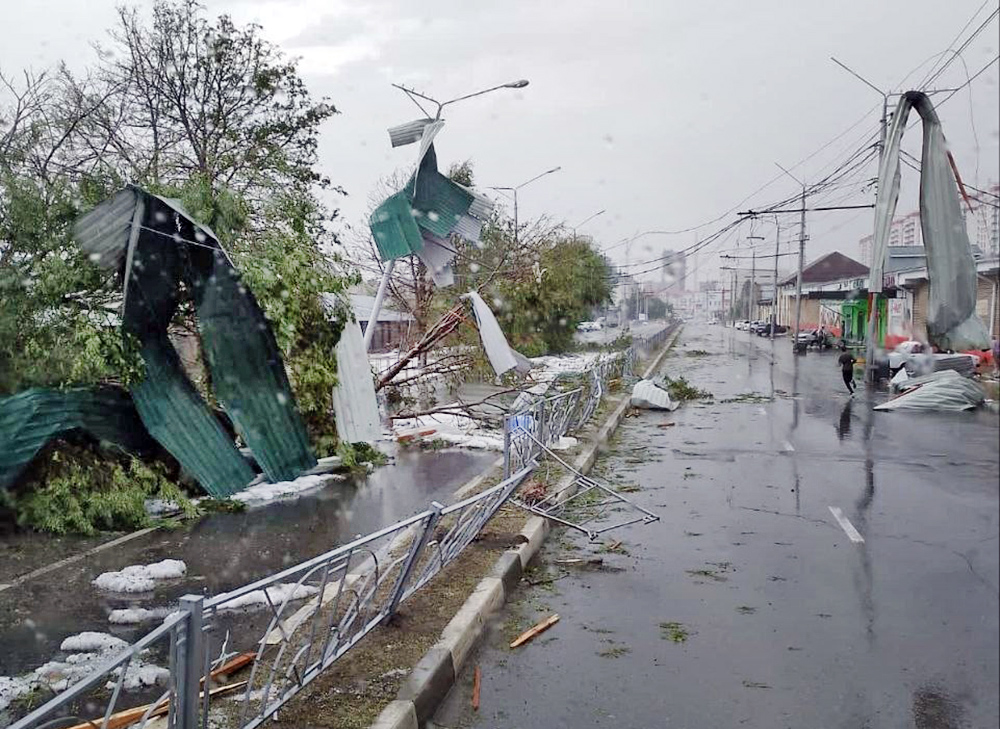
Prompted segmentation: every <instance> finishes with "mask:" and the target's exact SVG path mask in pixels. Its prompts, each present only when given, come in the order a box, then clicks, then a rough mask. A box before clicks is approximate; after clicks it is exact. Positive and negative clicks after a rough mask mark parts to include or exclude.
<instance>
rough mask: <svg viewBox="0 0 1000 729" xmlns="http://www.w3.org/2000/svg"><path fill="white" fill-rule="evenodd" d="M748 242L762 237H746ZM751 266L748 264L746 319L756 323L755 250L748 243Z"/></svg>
mask: <svg viewBox="0 0 1000 729" xmlns="http://www.w3.org/2000/svg"><path fill="white" fill-rule="evenodd" d="M747 240H748V241H755V240H764V236H762V235H748V236H747ZM750 252H751V254H752V255H751V264H750V291H749V292H747V318H749V319H750V321H757V316H756V314H757V303H758V300H757V292H756V288H757V249H756V248H755V247H754V244H753V243H752V242H751V243H750Z"/></svg>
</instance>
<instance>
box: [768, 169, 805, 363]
mask: <svg viewBox="0 0 1000 729" xmlns="http://www.w3.org/2000/svg"><path fill="white" fill-rule="evenodd" d="M774 164H775V166H776V167H777V168H778V169H779V170H781V171H782V172H784V173H785V174H786V175H788V176H789V177H791V178H792V179H793V180H795V181H796V182H797V183H799V184H800V185H802V208H801V211H800V212H801V214H802V216H801V218H799V228H800V229H799V273H798V276H797V277H796V279H795V339H793V340H792V348H793V351H795V352H798V351H799V327H800V326H801V319H802V261H803V259H804V258H805V255H806V183H804V182H803V181H802V180H800V179H799V178H798V177H796V176H795V175H793V174H792V173H791V172H789V171H788V170H786V169H785V168H784V167H782V166H781V165H779V164H778V163H777V162H775V163H774Z"/></svg>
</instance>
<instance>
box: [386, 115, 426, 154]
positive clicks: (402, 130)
mask: <svg viewBox="0 0 1000 729" xmlns="http://www.w3.org/2000/svg"><path fill="white" fill-rule="evenodd" d="M433 123H434V120H433V119H416V120H414V121H411V122H406V124H400V125H398V126H395V127H389V141H390V142H391V143H392V146H393V147H403V146H406V145H407V144H413V143H414V142H419V141H420V140H421V139H422V138H423V136H424V128H426V127H427V125H428V124H433Z"/></svg>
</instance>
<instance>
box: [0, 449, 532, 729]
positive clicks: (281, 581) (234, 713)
mask: <svg viewBox="0 0 1000 729" xmlns="http://www.w3.org/2000/svg"><path fill="white" fill-rule="evenodd" d="M532 468H533V464H528V466H527V467H526V468H523V469H521V470H520V471H519V472H518V473H515V474H513V475H512V476H511V477H509V478H506V479H505V480H503V481H502V482H501V483H499V484H497V485H496V486H494V487H492V488H489V489H486V490H485V491H482V492H481V493H479V494H476V495H475V496H472V497H470V498H468V499H465V500H464V501H460V502H458V503H456V504H452V505H450V506H447V507H445V506H442V505H441V504H438V503H434V504H432V506H431V508H430V509H428V510H426V511H423V512H421V513H419V514H416V515H414V516H411V517H409V518H408V519H404V520H402V521H399V522H397V523H395V524H393V525H391V526H388V527H386V528H384V529H381V530H379V531H377V532H374V533H373V534H369V535H367V536H364V537H360V538H359V539H357V540H355V541H353V542H351V543H349V544H345V545H343V546H339V547H337V548H335V549H333V550H331V551H329V552H326V553H325V554H321V555H319V556H318V557H314V558H312V559H309V560H306V561H305V562H302V563H301V564H298V565H295V566H293V567H289V568H288V569H285V570H282V571H281V572H278V573H277V574H273V575H270V576H268V577H265V578H264V579H261V580H257V581H256V582H252V583H250V584H248V585H244V586H243V587H240V588H238V589H236V590H232V591H230V592H227V593H224V594H221V595H217V596H215V597H211V598H208V599H206V598H204V597H203V596H201V595H189V596H186V597H184V598H182V599H181V601H180V607H179V609H178V610H177V611H176V612H174V613H172V614H171V615H170V616H168V617H167V618H166V620H164V622H163V623H162V624H161V625H160V626H159V627H157V628H155V629H154V630H153V631H151V632H150V633H148V634H147V635H146V636H144V637H143V638H142V639H140V640H139V641H137V642H136V643H135V644H133V645H131V646H128V647H127V648H126V649H124V650H122V651H121V652H120V653H119V654H117V655H115V656H114V658H113V659H111V660H109V661H108V662H107V663H106V664H104V665H102V666H101V667H99V668H98V669H97V670H95V671H94V672H93V673H91V674H90V675H89V676H87V678H86V679H84V680H82V681H80V682H78V683H76V684H75V685H73V686H72V687H70V688H69V689H67V690H66V691H63V692H62V693H60V694H58V695H57V696H55V697H54V698H53V699H51V700H50V701H48V702H47V703H45V704H43V705H42V706H40V707H38V708H37V709H35V710H34V711H32V712H31V713H30V714H28V715H27V716H25V717H24V718H22V719H20V720H19V721H17V722H15V723H14V724H12V725H11V726H10V728H9V729H43V728H45V729H48V728H50V727H52V728H53V729H54V728H55V727H63V726H70V725H72V724H81V723H85V724H86V725H87V726H92V727H93V728H94V729H107V728H108V727H114V726H124V725H125V724H123V723H122V721H123V719H122V716H121V714H120V713H119V712H121V711H122V708H121V704H122V700H123V698H124V693H125V692H124V690H123V688H124V686H125V683H126V681H127V679H128V677H129V676H131V675H133V674H132V673H130V670H129V669H130V666H132V665H133V664H135V663H137V662H138V661H139V659H140V657H149V655H150V654H151V653H153V652H155V653H156V655H157V657H158V658H160V659H163V660H165V661H166V663H167V672H168V675H167V677H166V681H165V686H164V687H163V690H162V692H161V693H160V694H159V696H158V697H157V698H156V699H155V701H153V702H152V703H150V704H148V705H144V706H143V707H140V708H139V709H135V710H132V711H131V714H132V716H131V721H130V722H129V723H128V726H130V727H135V728H136V729H142V728H143V727H146V726H148V725H150V723H151V722H152V721H153V720H157V721H158V722H159V723H158V724H157V727H166V729H196V728H198V727H201V728H202V729H205V728H206V727H209V726H212V727H216V728H219V729H252V728H253V727H257V726H259V725H260V724H262V723H263V722H264V721H266V720H267V719H268V717H270V716H272V715H273V714H274V713H275V712H276V711H278V709H280V708H281V706H282V705H283V704H284V703H285V702H286V701H288V700H289V699H290V698H291V697H292V696H294V695H295V694H296V693H298V692H299V691H300V690H301V689H302V688H303V687H304V686H306V685H307V684H308V683H309V682H310V681H312V680H313V679H314V678H316V676H318V675H319V674H320V672H321V671H323V670H324V669H325V668H327V667H329V666H330V665H331V664H332V663H334V662H335V661H336V660H337V659H338V658H340V657H341V656H343V655H344V654H345V653H347V652H348V651H349V650H350V649H351V648H352V647H353V646H355V645H356V644H357V643H358V641H360V640H361V639H362V638H363V637H364V636H365V635H367V634H368V633H369V632H371V631H372V630H373V629H374V628H375V627H376V626H378V625H379V624H381V623H383V622H384V621H386V620H387V619H389V618H390V617H391V616H392V615H393V614H394V613H395V612H396V610H397V609H398V607H399V605H400V603H402V602H403V601H404V600H406V599H407V598H409V597H410V596H411V595H413V593H414V592H416V591H417V590H418V589H420V588H421V587H422V586H424V585H425V584H426V583H427V582H429V581H430V580H431V579H433V578H434V576H435V575H437V574H438V573H439V572H441V570H443V569H444V568H445V567H447V566H448V565H449V564H450V563H451V562H452V561H454V560H455V558H456V557H458V556H459V555H460V554H461V553H462V551H463V550H464V549H465V548H466V547H467V546H468V545H469V544H471V543H472V541H473V540H474V539H475V538H476V536H477V535H478V534H479V532H480V531H481V530H482V528H483V527H484V526H485V525H486V523H487V522H488V521H489V520H490V519H491V518H492V517H493V516H494V515H495V514H496V512H497V511H498V510H499V509H500V507H501V506H502V505H503V504H504V502H505V501H507V500H508V499H509V498H510V496H511V494H513V493H514V491H516V490H517V488H518V487H519V486H520V485H521V484H522V483H523V481H524V479H525V478H526V477H527V476H528V474H529V473H530V472H531V470H532ZM241 652H252V653H253V654H254V660H253V662H252V668H251V670H250V675H249V677H248V679H247V680H246V681H243V682H239V683H235V684H225V685H222V684H220V685H219V686H215V685H214V684H213V676H214V675H215V671H216V669H217V668H218V667H219V666H220V665H222V664H223V663H224V662H225V661H227V660H228V659H230V658H232V657H233V656H234V655H236V654H238V653H241ZM109 691H110V696H109V695H108V692H109ZM234 699H235V700H234ZM98 707H99V709H100V710H99V711H98ZM77 714H82V715H83V717H82V718H81V717H79V716H77ZM98 714H99V716H97V715H98ZM95 717H96V718H95ZM164 722H165V723H164Z"/></svg>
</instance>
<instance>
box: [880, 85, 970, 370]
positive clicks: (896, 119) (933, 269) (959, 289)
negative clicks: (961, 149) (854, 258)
mask: <svg viewBox="0 0 1000 729" xmlns="http://www.w3.org/2000/svg"><path fill="white" fill-rule="evenodd" d="M910 109H916V110H917V113H918V114H920V118H921V120H922V121H923V131H924V137H923V150H922V153H921V160H920V227H921V230H922V231H923V239H924V248H925V249H926V255H927V273H928V279H929V280H930V291H929V296H928V301H927V338H928V340H929V341H930V343H931V344H935V345H937V346H938V347H940V348H941V349H943V350H947V349H951V350H955V351H965V350H973V349H987V348H989V346H990V337H989V333H988V332H987V331H986V327H985V326H984V325H983V322H982V320H980V318H979V316H978V315H977V314H976V286H977V278H976V263H975V260H974V258H973V257H972V248H971V246H970V244H969V235H968V232H967V230H966V226H965V221H964V218H963V216H962V208H961V202H960V200H959V195H958V189H957V184H956V181H955V179H954V175H953V171H952V168H951V161H950V160H949V157H948V145H947V142H946V141H945V138H944V133H943V132H942V131H941V122H940V120H939V119H938V116H937V112H935V111H934V106H933V104H931V101H930V99H929V98H928V97H927V95H926V94H924V93H922V92H919V91H908V92H907V93H905V94H903V95H902V97H900V99H899V104H898V106H897V107H896V112H895V114H894V115H893V117H892V124H891V126H890V127H889V133H888V136H887V138H886V145H885V154H884V157H883V159H882V165H881V167H880V169H879V180H878V189H879V190H880V194H879V196H878V201H877V204H876V207H875V234H874V241H873V248H874V256H873V259H872V267H871V274H870V282H869V286H868V290H869V291H870V292H872V293H879V292H881V291H882V274H883V268H884V265H885V258H886V249H887V247H888V245H889V229H890V227H891V225H892V219H893V215H894V214H895V212H896V202H897V200H898V198H899V181H900V171H899V159H900V152H901V144H902V140H903V133H904V132H905V131H906V120H907V117H908V116H909V113H910Z"/></svg>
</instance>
